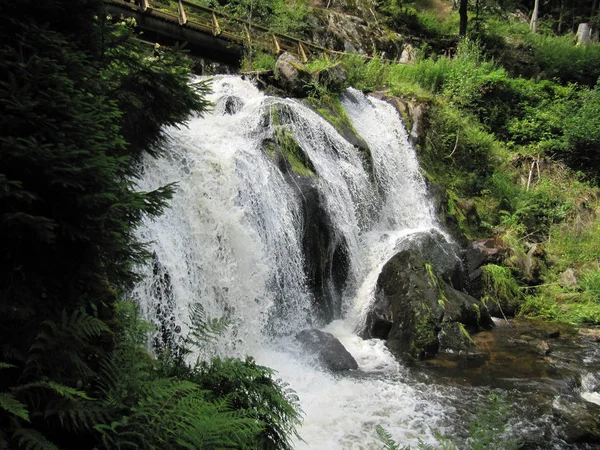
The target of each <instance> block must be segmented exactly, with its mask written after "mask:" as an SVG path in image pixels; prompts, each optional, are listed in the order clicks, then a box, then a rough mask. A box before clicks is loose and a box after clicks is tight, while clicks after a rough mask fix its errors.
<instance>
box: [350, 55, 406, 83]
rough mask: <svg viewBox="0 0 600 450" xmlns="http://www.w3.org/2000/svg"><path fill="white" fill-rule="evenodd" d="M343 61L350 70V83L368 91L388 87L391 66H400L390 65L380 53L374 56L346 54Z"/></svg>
mask: <svg viewBox="0 0 600 450" xmlns="http://www.w3.org/2000/svg"><path fill="white" fill-rule="evenodd" d="M342 61H343V63H344V67H345V68H346V71H347V72H348V81H347V82H348V84H349V85H350V86H353V87H355V88H357V89H361V90H363V91H366V92H371V91H375V90H377V89H381V88H383V87H387V86H388V77H389V76H390V67H399V66H390V64H389V63H386V62H385V61H383V60H382V59H381V58H380V57H379V56H378V55H375V56H373V57H372V58H365V57H363V56H361V55H345V56H344V58H343V60H342Z"/></svg>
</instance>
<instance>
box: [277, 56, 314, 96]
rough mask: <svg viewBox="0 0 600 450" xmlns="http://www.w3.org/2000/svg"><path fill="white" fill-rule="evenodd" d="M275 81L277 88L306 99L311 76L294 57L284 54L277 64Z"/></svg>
mask: <svg viewBox="0 0 600 450" xmlns="http://www.w3.org/2000/svg"><path fill="white" fill-rule="evenodd" d="M275 81H276V83H277V87H279V88H281V89H283V91H285V92H286V93H287V94H289V95H291V96H294V97H305V96H306V87H307V84H308V83H309V82H310V81H311V76H310V74H309V73H308V72H307V71H306V70H305V69H304V66H303V65H302V63H301V62H300V61H299V60H298V58H296V57H295V56H294V55H292V54H290V53H283V54H282V55H281V56H280V57H279V58H278V59H277V62H276V63H275Z"/></svg>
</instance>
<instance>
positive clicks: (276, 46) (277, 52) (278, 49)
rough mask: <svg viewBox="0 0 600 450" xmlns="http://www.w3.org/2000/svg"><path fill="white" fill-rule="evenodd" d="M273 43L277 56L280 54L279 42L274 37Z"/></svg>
mask: <svg viewBox="0 0 600 450" xmlns="http://www.w3.org/2000/svg"><path fill="white" fill-rule="evenodd" d="M273 42H274V43H275V53H276V54H278V55H279V54H280V53H281V46H280V45H279V41H278V40H277V36H275V35H273Z"/></svg>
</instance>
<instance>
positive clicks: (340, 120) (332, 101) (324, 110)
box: [308, 95, 356, 134]
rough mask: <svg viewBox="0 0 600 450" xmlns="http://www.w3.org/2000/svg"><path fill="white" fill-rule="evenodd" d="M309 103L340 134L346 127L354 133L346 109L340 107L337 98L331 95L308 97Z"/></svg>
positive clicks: (340, 103)
mask: <svg viewBox="0 0 600 450" xmlns="http://www.w3.org/2000/svg"><path fill="white" fill-rule="evenodd" d="M308 101H309V102H310V105H311V106H312V107H313V109H314V110H315V111H317V112H318V113H319V114H320V115H321V117H323V118H324V119H325V120H326V121H327V122H329V123H330V124H331V125H333V127H334V128H335V129H336V130H338V132H339V133H340V134H344V133H345V132H346V129H348V130H350V131H351V132H352V133H354V134H356V130H355V129H354V127H353V126H352V123H351V122H350V119H349V118H348V115H347V114H346V111H345V110H344V108H343V107H342V102H341V101H340V99H339V98H337V97H334V96H332V95H327V96H325V97H319V98H316V97H310V98H309V99H308Z"/></svg>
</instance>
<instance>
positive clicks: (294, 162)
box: [267, 105, 316, 177]
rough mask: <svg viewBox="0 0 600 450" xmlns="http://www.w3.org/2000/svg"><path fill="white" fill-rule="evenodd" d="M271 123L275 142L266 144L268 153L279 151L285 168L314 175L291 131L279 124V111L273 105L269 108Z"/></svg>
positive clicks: (313, 169)
mask: <svg viewBox="0 0 600 450" xmlns="http://www.w3.org/2000/svg"><path fill="white" fill-rule="evenodd" d="M271 123H272V125H273V138H274V140H275V142H274V143H269V144H267V152H268V154H269V155H270V156H271V155H276V154H277V153H279V154H280V155H281V156H282V157H283V158H284V160H285V161H286V166H287V168H288V169H289V170H291V171H292V172H294V173H295V174H297V175H301V176H305V177H316V172H315V168H314V166H313V165H312V162H311V161H310V159H309V158H308V156H307V155H306V153H304V150H302V148H301V147H300V145H299V144H298V141H297V140H296V138H295V136H294V134H293V133H292V131H291V130H289V129H288V128H286V127H285V126H284V125H281V124H280V121H279V112H278V110H277V107H276V106H275V105H274V106H273V107H272V108H271Z"/></svg>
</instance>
